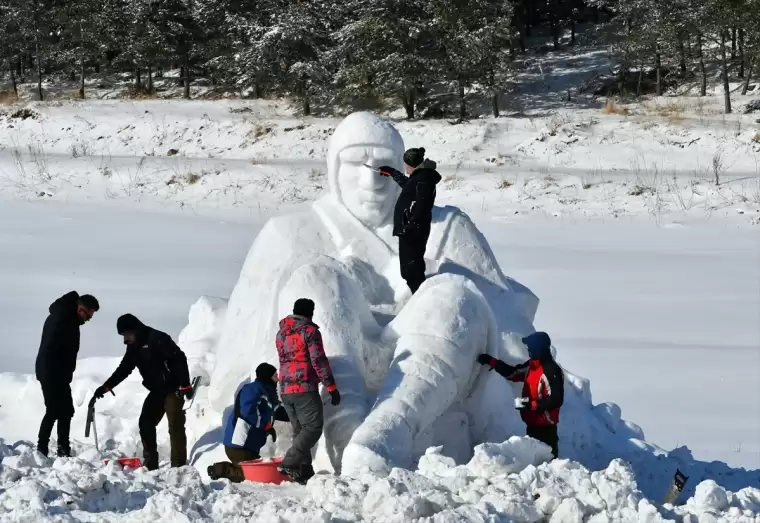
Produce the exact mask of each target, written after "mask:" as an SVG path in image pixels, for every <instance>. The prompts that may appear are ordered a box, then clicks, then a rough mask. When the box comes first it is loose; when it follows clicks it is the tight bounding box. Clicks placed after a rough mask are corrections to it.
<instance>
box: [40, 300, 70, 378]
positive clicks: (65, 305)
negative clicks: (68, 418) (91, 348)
mask: <svg viewBox="0 0 760 523" xmlns="http://www.w3.org/2000/svg"><path fill="white" fill-rule="evenodd" d="M78 300H79V294H78V293H77V292H76V291H71V292H69V293H66V294H64V295H63V296H61V297H60V298H58V299H57V300H55V301H54V302H53V303H52V304H51V305H50V308H49V311H50V315H49V316H48V317H47V319H46V320H45V325H44V326H43V327H42V340H41V341H40V349H39V351H38V352H37V361H36V362H35V365H34V372H35V375H36V376H37V380H38V381H40V382H41V383H50V384H54V383H57V384H68V383H71V380H72V379H73V377H74V370H76V368H77V354H78V353H79V327H80V326H81V325H82V322H81V320H80V319H79V316H77V302H78Z"/></svg>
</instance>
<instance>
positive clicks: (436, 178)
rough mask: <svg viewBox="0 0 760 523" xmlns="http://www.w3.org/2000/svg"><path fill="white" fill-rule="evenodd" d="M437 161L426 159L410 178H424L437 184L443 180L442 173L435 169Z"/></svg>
mask: <svg viewBox="0 0 760 523" xmlns="http://www.w3.org/2000/svg"><path fill="white" fill-rule="evenodd" d="M435 167H436V163H435V162H434V161H433V160H428V159H425V161H423V162H422V164H420V166H419V167H417V168H416V169H415V170H414V171H412V175H411V176H410V178H415V179H418V180H424V181H426V182H430V183H432V184H437V183H438V182H440V181H441V175H440V174H438V171H436V170H435Z"/></svg>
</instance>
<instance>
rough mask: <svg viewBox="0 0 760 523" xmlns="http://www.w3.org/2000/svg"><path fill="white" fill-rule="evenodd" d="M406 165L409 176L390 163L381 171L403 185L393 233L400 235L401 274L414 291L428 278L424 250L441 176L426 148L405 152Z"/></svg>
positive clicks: (380, 169)
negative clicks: (426, 152)
mask: <svg viewBox="0 0 760 523" xmlns="http://www.w3.org/2000/svg"><path fill="white" fill-rule="evenodd" d="M404 165H405V168H406V175H405V174H404V173H402V172H399V171H397V170H396V169H394V168H393V167H389V166H383V167H380V168H379V169H378V171H379V172H380V174H382V175H383V176H390V177H391V178H393V180H394V181H395V182H396V183H397V184H398V185H399V186H400V187H401V194H400V195H399V197H398V200H396V207H395V208H394V210H393V235H394V236H398V256H399V263H400V265H401V277H402V278H404V280H406V284H407V285H408V286H409V289H410V290H411V291H412V294H413V293H415V292H417V289H419V287H420V285H422V282H424V281H425V249H426V248H427V241H428V237H429V236H430V223H431V222H432V221H433V205H434V204H435V186H436V184H437V183H438V182H440V181H441V175H440V174H438V171H436V170H435V168H436V164H435V162H434V161H432V160H427V159H425V148H424V147H420V148H418V149H409V150H408V151H406V152H405V153H404ZM407 175H408V176H407Z"/></svg>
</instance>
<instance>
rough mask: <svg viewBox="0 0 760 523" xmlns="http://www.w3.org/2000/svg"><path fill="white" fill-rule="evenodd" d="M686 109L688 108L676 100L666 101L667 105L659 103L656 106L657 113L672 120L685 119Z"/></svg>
mask: <svg viewBox="0 0 760 523" xmlns="http://www.w3.org/2000/svg"><path fill="white" fill-rule="evenodd" d="M685 110H686V108H685V107H684V106H683V105H681V104H679V103H675V102H670V103H666V104H665V105H658V106H657V107H656V108H655V113H657V115H659V116H662V117H663V118H667V119H668V120H670V121H674V122H675V121H681V120H683V113H684V111H685Z"/></svg>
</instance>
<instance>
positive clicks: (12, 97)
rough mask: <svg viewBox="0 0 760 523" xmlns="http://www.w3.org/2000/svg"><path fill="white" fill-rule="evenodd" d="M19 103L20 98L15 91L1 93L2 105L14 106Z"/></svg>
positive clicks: (0, 100)
mask: <svg viewBox="0 0 760 523" xmlns="http://www.w3.org/2000/svg"><path fill="white" fill-rule="evenodd" d="M16 102H18V96H16V93H14V92H13V91H0V105H12V104H15V103H16Z"/></svg>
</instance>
